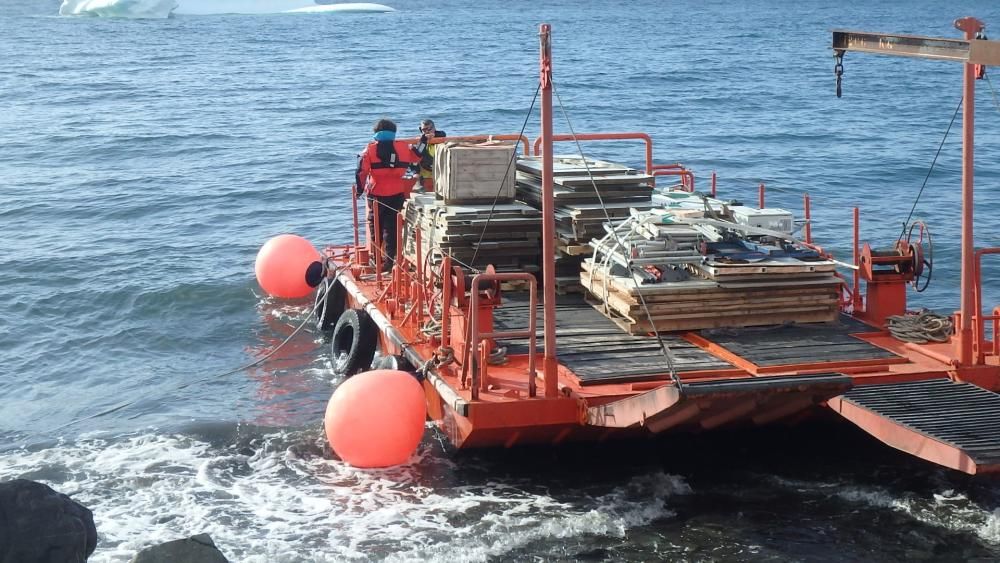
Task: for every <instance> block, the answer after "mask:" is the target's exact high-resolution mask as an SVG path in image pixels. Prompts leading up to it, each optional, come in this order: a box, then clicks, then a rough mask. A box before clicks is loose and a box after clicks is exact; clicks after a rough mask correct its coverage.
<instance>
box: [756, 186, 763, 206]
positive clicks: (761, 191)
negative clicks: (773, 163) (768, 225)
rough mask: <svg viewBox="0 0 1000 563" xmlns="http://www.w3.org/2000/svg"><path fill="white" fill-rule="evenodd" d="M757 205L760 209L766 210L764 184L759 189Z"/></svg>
mask: <svg viewBox="0 0 1000 563" xmlns="http://www.w3.org/2000/svg"><path fill="white" fill-rule="evenodd" d="M757 203H758V205H757V208H758V209H764V182H761V183H760V186H758V187H757Z"/></svg>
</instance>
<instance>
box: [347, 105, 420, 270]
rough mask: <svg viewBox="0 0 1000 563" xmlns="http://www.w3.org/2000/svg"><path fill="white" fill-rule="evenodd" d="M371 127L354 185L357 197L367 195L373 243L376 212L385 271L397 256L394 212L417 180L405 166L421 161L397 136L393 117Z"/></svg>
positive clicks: (369, 227) (359, 158)
mask: <svg viewBox="0 0 1000 563" xmlns="http://www.w3.org/2000/svg"><path fill="white" fill-rule="evenodd" d="M374 131H375V136H374V139H373V140H372V141H371V142H369V143H368V146H367V147H365V150H363V151H361V154H359V155H358V169H357V171H356V172H355V180H356V181H357V183H356V184H355V189H356V190H357V194H356V195H357V196H358V197H361V196H362V195H367V197H368V238H369V240H370V241H372V244H373V245H374V243H375V213H376V212H377V213H378V214H379V215H378V221H379V230H380V231H382V232H381V235H382V246H383V248H384V249H385V261H384V264H385V266H384V270H385V271H388V270H390V269H391V268H392V265H393V263H394V262H395V259H396V216H397V215H398V214H399V210H400V209H402V208H403V201H404V200H405V199H406V196H407V195H409V193H410V189H411V188H412V187H413V182H414V180H416V178H415V177H413V176H412V174H411V173H408V170H407V169H408V168H409V167H410V166H412V165H414V164H416V163H419V162H420V155H418V154H416V153H415V152H414V151H413V148H412V147H411V146H410V145H408V144H406V143H404V142H402V141H397V140H396V124H395V123H393V122H392V120H389V119H384V118H383V119H379V120H378V121H376V122H375V127H374Z"/></svg>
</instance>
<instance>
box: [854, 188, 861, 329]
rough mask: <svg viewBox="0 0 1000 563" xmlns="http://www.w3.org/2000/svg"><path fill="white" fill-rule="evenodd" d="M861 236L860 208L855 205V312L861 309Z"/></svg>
mask: <svg viewBox="0 0 1000 563" xmlns="http://www.w3.org/2000/svg"><path fill="white" fill-rule="evenodd" d="M860 238H861V210H859V209H858V208H857V207H855V208H854V289H853V290H852V291H853V293H854V312H855V313H857V312H858V311H860V310H861V306H862V302H861V268H859V267H858V266H860V264H861V262H860V258H861V256H860V254H861V248H860V247H859V246H858V245H859V239H860Z"/></svg>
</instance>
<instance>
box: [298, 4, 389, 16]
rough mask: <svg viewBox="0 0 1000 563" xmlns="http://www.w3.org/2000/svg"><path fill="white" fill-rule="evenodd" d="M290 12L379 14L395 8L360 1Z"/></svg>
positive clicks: (308, 7) (310, 7)
mask: <svg viewBox="0 0 1000 563" xmlns="http://www.w3.org/2000/svg"><path fill="white" fill-rule="evenodd" d="M289 11H290V12H346V13H353V14H365V13H375V14H381V13H386V12H395V11H396V10H395V8H390V7H389V6H384V5H382V4H367V3H362V2H349V3H344V4H324V5H319V6H306V7H305V8H297V9H295V10H289Z"/></svg>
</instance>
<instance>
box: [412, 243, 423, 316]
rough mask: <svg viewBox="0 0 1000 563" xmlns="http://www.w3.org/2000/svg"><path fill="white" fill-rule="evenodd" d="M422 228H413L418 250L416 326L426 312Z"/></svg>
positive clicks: (415, 301)
mask: <svg viewBox="0 0 1000 563" xmlns="http://www.w3.org/2000/svg"><path fill="white" fill-rule="evenodd" d="M421 230H422V229H413V233H414V239H415V240H416V247H417V248H416V251H417V291H416V295H415V296H414V299H413V301H414V307H416V310H417V314H416V315H414V317H413V320H414V322H415V323H416V325H415V326H416V327H417V328H418V329H419V328H420V323H421V322H422V321H423V318H424V317H423V313H424V260H423V258H424V256H423V254H424V252H423V241H422V240H421V236H420V231H421Z"/></svg>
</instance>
